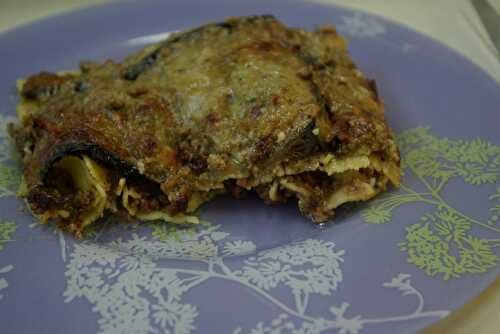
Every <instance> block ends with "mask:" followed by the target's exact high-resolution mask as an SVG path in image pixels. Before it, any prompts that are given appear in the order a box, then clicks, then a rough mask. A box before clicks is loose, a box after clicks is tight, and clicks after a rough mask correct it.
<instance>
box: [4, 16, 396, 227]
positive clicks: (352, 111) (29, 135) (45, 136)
mask: <svg viewBox="0 0 500 334" xmlns="http://www.w3.org/2000/svg"><path fill="white" fill-rule="evenodd" d="M20 95H21V103H20V105H19V110H18V111H19V116H20V118H21V124H20V126H17V127H15V126H12V127H11V129H10V130H11V134H12V136H13V137H14V138H15V140H16V143H17V146H18V148H19V150H20V152H21V153H22V154H23V163H24V185H23V191H22V192H23V196H24V197H25V198H26V200H27V202H28V204H29V206H30V208H31V210H32V212H33V213H34V214H35V215H37V216H38V217H40V219H41V220H43V221H47V220H50V219H53V220H56V221H58V222H59V225H60V226H61V227H63V228H65V229H67V230H70V231H71V232H73V233H74V234H75V235H77V236H81V232H82V230H83V228H84V227H85V226H87V225H88V224H90V223H91V222H93V221H95V220H96V219H98V218H99V217H101V216H102V215H103V214H104V213H105V212H116V211H123V212H126V213H128V214H129V215H131V216H136V217H139V218H142V219H165V220H168V221H174V222H183V221H182V219H184V218H185V220H186V221H191V222H192V221H194V220H193V219H192V217H191V218H189V216H187V214H188V213H190V212H193V211H194V210H196V208H198V207H199V205H201V204H202V203H203V202H205V201H207V200H209V199H210V198H212V197H213V196H214V195H216V194H219V193H223V192H229V193H231V194H233V195H234V196H235V197H241V196H242V195H243V194H244V193H245V192H247V191H250V190H254V191H256V192H257V193H258V194H259V195H260V196H261V197H262V198H263V199H264V200H265V201H266V202H269V203H277V202H283V201H286V200H287V199H288V198H290V197H296V198H298V200H299V202H298V203H299V208H300V210H301V212H302V213H303V214H304V215H305V216H307V217H309V218H311V219H312V220H313V221H315V222H322V221H325V220H327V219H329V218H332V217H333V215H334V209H335V208H336V207H338V206H339V205H341V204H343V203H345V202H351V201H359V200H367V199H369V198H371V197H373V196H375V195H376V194H377V193H379V192H380V191H382V190H384V189H385V188H386V184H387V182H388V180H390V181H391V182H392V183H393V184H395V185H398V184H399V179H400V167H399V154H398V151H397V148H396V146H395V144H394V139H393V135H392V132H391V130H390V129H389V127H388V125H387V123H386V121H385V119H384V110H383V104H382V102H381V101H380V99H379V97H378V96H377V91H376V87H375V83H374V81H372V80H368V79H367V78H365V77H364V76H363V75H362V73H361V72H360V71H359V70H358V69H357V68H356V66H355V65H354V64H353V62H352V60H351V59H350V58H349V56H348V53H347V47H346V42H345V40H344V39H343V38H342V37H340V36H339V35H338V34H337V33H336V31H335V29H334V28H333V27H323V28H320V29H318V30H316V31H314V32H306V31H304V30H300V29H291V28H287V27H286V26H284V25H283V24H282V23H280V22H279V21H278V20H276V19H275V18H273V17H271V16H255V17H244V18H238V19H229V20H227V21H225V22H223V23H218V24H208V25H205V26H202V27H199V28H196V29H193V30H190V31H186V32H182V33H176V34H174V35H171V36H170V37H169V38H168V39H167V40H165V41H163V42H161V43H159V44H156V45H152V46H149V47H147V48H145V49H143V50H141V51H139V52H138V53H136V54H133V55H131V56H130V57H128V58H126V59H125V60H124V61H122V62H115V61H112V60H107V61H105V62H104V63H102V64H98V63H82V64H81V65H80V71H78V72H73V73H65V74H55V73H47V72H42V73H39V74H36V75H34V76H31V77H29V78H27V80H25V81H24V82H23V83H22V84H21V85H20ZM182 217H184V218H182ZM190 219H191V220H190Z"/></svg>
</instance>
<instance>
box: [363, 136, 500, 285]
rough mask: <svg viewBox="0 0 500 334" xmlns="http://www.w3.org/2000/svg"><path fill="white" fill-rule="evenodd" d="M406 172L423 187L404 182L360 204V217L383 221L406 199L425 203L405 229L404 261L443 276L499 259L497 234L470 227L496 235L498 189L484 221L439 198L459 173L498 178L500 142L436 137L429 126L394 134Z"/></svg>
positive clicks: (478, 179)
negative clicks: (416, 220) (417, 220)
mask: <svg viewBox="0 0 500 334" xmlns="http://www.w3.org/2000/svg"><path fill="white" fill-rule="evenodd" d="M397 142H398V147H399V149H400V152H401V156H402V167H403V168H404V169H405V174H406V175H408V173H411V174H413V175H415V176H416V178H417V179H418V180H419V181H420V183H421V185H422V186H423V187H424V188H425V189H426V192H421V193H419V192H417V191H416V190H414V189H412V188H411V187H408V186H407V185H405V184H403V185H402V186H401V191H400V192H399V193H397V194H391V195H389V196H384V197H382V198H381V199H379V200H376V201H374V202H373V203H372V204H371V205H370V207H368V208H366V209H364V210H363V211H362V213H361V217H362V218H363V219H364V220H365V221H366V222H367V223H370V224H382V223H388V222H389V221H390V220H391V218H392V212H393V211H394V210H395V209H396V208H398V207H399V206H401V205H403V204H406V203H415V202H421V203H424V204H426V205H428V206H429V207H430V210H429V212H428V213H426V214H424V215H423V216H422V218H421V222H420V223H416V224H412V225H410V226H408V227H407V228H406V240H405V241H404V242H402V243H400V249H401V251H404V252H406V253H407V261H408V262H409V263H412V264H414V265H415V266H417V267H418V268H420V269H422V270H424V271H425V273H426V274H428V275H430V276H440V277H442V278H443V279H445V280H447V279H450V278H452V277H461V276H462V275H464V274H467V273H481V272H484V271H486V270H488V269H489V268H492V267H493V266H495V265H496V264H498V263H499V262H500V257H499V256H498V255H497V254H496V253H495V251H494V250H495V249H496V248H497V247H498V246H500V239H489V240H487V239H482V238H479V237H477V236H476V235H475V230H474V231H473V229H472V226H473V225H475V226H476V227H478V228H481V229H487V230H489V231H490V232H495V234H500V228H497V227H495V225H496V224H497V223H498V221H499V220H500V218H499V216H500V188H497V192H496V194H494V195H492V196H491V197H490V199H491V200H497V201H498V203H497V204H495V205H494V206H493V207H491V208H490V212H491V218H490V219H489V220H488V222H486V223H483V222H481V221H478V220H476V219H474V218H472V217H470V216H467V215H465V214H463V213H461V212H459V211H458V210H456V209H454V208H452V207H451V206H450V205H449V204H448V203H446V201H445V200H444V199H443V198H442V197H441V195H440V194H441V191H442V190H443V188H444V186H446V184H447V183H448V181H449V180H451V179H453V178H460V179H461V180H462V181H464V182H465V183H467V184H470V185H473V186H480V185H484V184H493V183H496V182H498V181H499V180H500V147H499V146H497V145H495V144H493V143H490V142H488V141H486V140H483V139H480V138H475V139H472V140H470V141H464V140H451V139H448V138H438V137H437V136H435V135H433V134H432V133H431V132H430V130H429V128H426V127H419V128H415V129H411V130H407V131H404V132H403V133H401V134H400V135H399V136H398V137H397Z"/></svg>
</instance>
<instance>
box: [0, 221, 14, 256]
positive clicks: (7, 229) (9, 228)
mask: <svg viewBox="0 0 500 334" xmlns="http://www.w3.org/2000/svg"><path fill="white" fill-rule="evenodd" d="M16 229H17V225H16V223H14V222H11V221H2V222H0V251H1V250H3V249H4V247H5V244H6V243H7V242H9V241H11V238H12V235H13V234H14V232H15V231H16Z"/></svg>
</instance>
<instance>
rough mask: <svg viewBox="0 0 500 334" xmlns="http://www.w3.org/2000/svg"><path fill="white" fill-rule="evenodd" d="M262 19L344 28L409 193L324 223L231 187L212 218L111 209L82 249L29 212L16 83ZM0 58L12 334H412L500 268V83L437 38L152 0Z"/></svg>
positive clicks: (303, 7) (26, 38) (5, 47)
mask: <svg viewBox="0 0 500 334" xmlns="http://www.w3.org/2000/svg"><path fill="white" fill-rule="evenodd" d="M261 13H273V14H275V15H276V16H277V17H278V18H279V19H281V20H283V21H284V22H285V23H287V24H289V25H292V26H298V27H303V28H306V29H313V28H314V27H315V26H318V25H322V24H327V23H331V24H335V25H336V26H337V27H338V30H339V31H340V32H341V33H342V34H343V35H344V36H346V37H348V38H349V41H350V51H351V54H352V56H353V58H354V59H355V61H356V63H357V64H358V65H359V66H360V67H361V69H362V70H363V71H364V72H365V73H366V74H367V75H368V76H370V77H373V78H376V79H377V83H378V87H379V90H380V95H381V96H382V97H383V99H384V101H385V104H386V110H387V118H388V119H389V123H390V124H391V125H392V127H393V128H394V129H395V130H396V132H397V133H398V141H399V147H400V149H401V152H402V154H403V156H404V167H405V176H404V186H403V187H401V188H400V189H399V190H392V191H390V192H389V193H387V194H385V195H383V196H381V197H379V198H378V199H377V200H375V201H371V202H370V203H368V204H364V205H357V206H351V207H350V208H347V209H344V210H341V211H342V212H341V214H340V215H339V217H338V218H337V219H336V220H335V222H332V223H331V224H328V226H327V227H326V228H323V229H318V228H316V227H315V226H313V225H312V224H310V223H309V222H308V221H306V220H305V219H303V218H302V217H301V216H300V215H299V213H298V210H297V209H296V207H295V206H294V205H293V204H290V205H283V206H275V207H272V208H271V207H268V206H266V205H264V204H262V203H261V202H260V201H259V200H257V199H255V198H247V199H245V200H241V201H237V200H234V199H230V198H226V197H221V198H218V199H216V200H215V201H213V202H212V203H209V204H208V205H206V206H204V208H203V210H202V214H201V215H202V218H203V219H204V220H205V221H207V223H206V224H203V225H202V226H199V227H197V228H190V229H177V228H175V227H172V226H169V225H165V224H163V225H162V224H147V225H140V226H138V225H137V224H128V225H125V226H120V225H118V224H113V221H112V219H109V220H108V221H107V222H106V223H105V224H103V226H104V227H103V229H101V230H96V231H95V233H94V234H93V236H92V238H91V239H89V240H87V241H85V242H76V241H75V240H73V239H72V238H71V237H70V236H68V235H64V234H62V233H59V232H57V231H55V229H54V228H52V227H50V226H48V227H47V226H45V227H44V226H39V225H37V224H34V220H33V218H32V217H31V216H30V214H29V213H27V212H26V210H19V209H20V208H25V206H24V204H23V203H22V202H21V201H20V200H19V199H17V198H16V196H15V189H16V187H17V184H18V182H19V168H18V167H17V165H16V164H15V163H14V162H13V161H12V160H11V159H12V158H11V157H10V147H9V145H8V141H7V139H6V135H5V132H4V126H5V124H6V122H7V121H8V120H9V117H12V116H13V115H14V114H15V106H16V103H17V98H16V93H15V81H16V79H18V78H22V77H25V76H27V75H29V74H32V73H34V72H37V71H41V70H49V71H58V70H62V69H71V68H75V67H76V66H77V63H78V61H79V60H82V59H93V60H104V59H105V58H109V57H111V58H117V59H119V58H121V57H123V56H125V55H126V54H128V53H130V52H131V51H133V50H136V49H138V48H139V47H141V46H142V44H143V43H145V42H147V41H152V40H155V39H157V38H158V36H161V34H163V33H165V32H168V31H172V30H181V29H185V28H188V27H193V26H196V25H199V24H202V23H204V22H207V21H216V20H221V19H223V18H225V17H227V16H231V15H232V16H237V15H245V14H261ZM158 34H160V35H158ZM0 50H1V52H0V64H1V65H0V67H1V73H2V75H1V77H0V110H1V112H2V113H1V114H0V123H1V131H0V197H1V198H0V314H1V315H2V319H3V320H2V321H1V322H0V332H1V333H31V332H37V333H93V332H103V333H179V334H187V333H341V334H354V333H414V332H416V331H418V330H419V329H421V328H423V327H424V326H427V325H429V324H430V323H432V322H434V321H437V320H439V319H440V318H442V317H444V316H446V315H447V314H448V313H449V312H450V311H452V310H454V309H456V308H458V307H459V306H461V305H462V304H464V303H465V302H466V301H468V300H469V299H471V298H472V297H474V296H475V295H477V294H478V293H479V292H480V291H481V290H483V289H484V288H485V287H486V286H488V284H490V283H491V282H492V281H493V280H494V279H495V278H496V277H498V276H499V274H500V257H499V255H500V223H499V216H500V184H499V179H500V147H499V145H500V132H499V131H498V128H499V124H500V114H499V113H498V110H499V109H498V108H499V106H500V89H499V88H500V87H499V86H498V85H497V84H496V83H495V82H494V81H493V80H492V79H491V78H489V77H488V76H487V75H486V74H485V73H484V72H482V71H481V70H480V69H479V68H477V67H476V66H474V65H473V64H471V63H470V62H469V61H468V60H466V59H464V58H462V57H461V56H459V55H457V54H456V53H454V52H452V51H450V50H449V49H447V48H445V47H443V46H442V45H440V44H438V43H436V42H434V41H432V40H430V39H429V38H426V37H424V36H422V35H419V34H417V33H415V32H413V31H410V30H408V29H406V28H404V27H401V26H399V25H396V24H394V23H391V22H388V21H386V20H383V19H381V18H378V17H373V16H369V15H366V14H362V13H360V12H355V11H350V10H346V9H341V8H337V7H332V6H324V5H318V4H311V3H302V2H293V1H278V0H272V1H265V2H264V1H255V2H248V1H229V0H217V1H211V2H204V1H200V0H198V1H196V0H189V1H169V2H168V3H167V2H151V1H140V2H125V3H113V4H110V5H105V6H101V7H93V8H89V9H85V10H80V11H78V12H74V13H69V14H65V15H62V16H56V17H52V18H50V19H47V20H44V21H40V22H37V23H34V24H31V25H28V26H24V27H21V28H19V29H16V30H13V31H10V32H7V33H3V34H0ZM115 220H116V218H115Z"/></svg>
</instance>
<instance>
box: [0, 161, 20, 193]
mask: <svg viewBox="0 0 500 334" xmlns="http://www.w3.org/2000/svg"><path fill="white" fill-rule="evenodd" d="M20 182H21V172H20V171H19V168H18V167H16V166H12V165H7V164H5V163H1V162H0V197H5V196H15V195H16V191H17V188H18V187H19V183H20Z"/></svg>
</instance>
